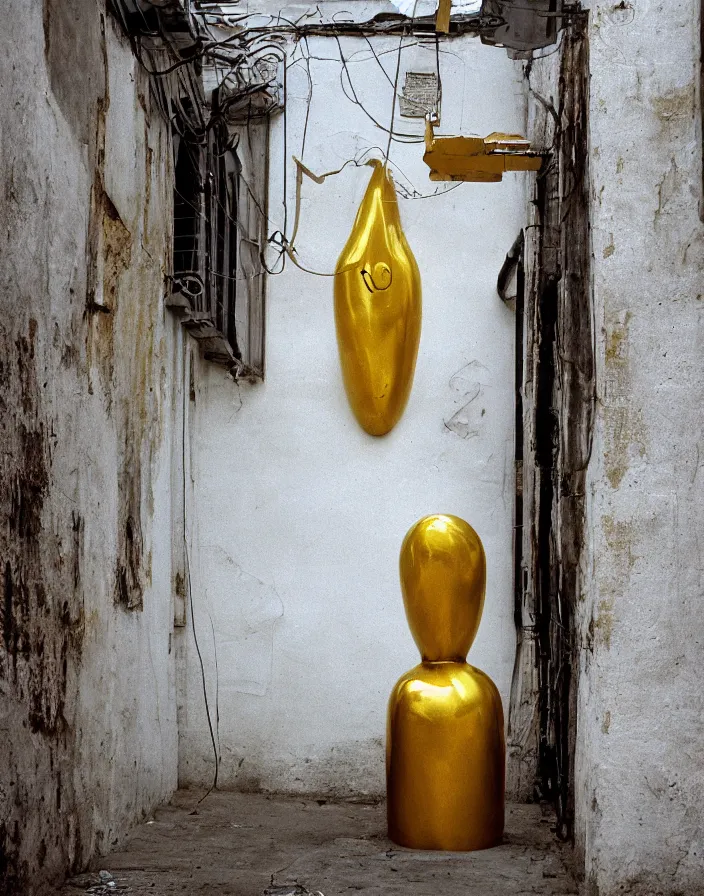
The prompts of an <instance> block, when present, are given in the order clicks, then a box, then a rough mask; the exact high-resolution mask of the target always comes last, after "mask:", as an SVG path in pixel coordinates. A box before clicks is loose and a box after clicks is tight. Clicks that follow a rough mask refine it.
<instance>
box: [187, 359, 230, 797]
mask: <svg viewBox="0 0 704 896" xmlns="http://www.w3.org/2000/svg"><path fill="white" fill-rule="evenodd" d="M185 370H186V365H185V364H184V372H185ZM186 385H187V386H188V388H184V390H183V419H182V425H181V436H182V437H181V470H182V473H183V549H184V555H185V561H186V590H187V593H188V604H189V606H190V610H191V628H192V630H193V641H194V643H195V646H196V653H197V654H198V662H199V664H200V676H201V683H202V685H203V700H204V703H205V714H206V718H207V720H208V731H209V732H210V740H211V743H212V747H213V757H214V759H215V773H214V775H213V782H212V784H211V785H210V788H209V789H208V791H207V792H206V793H205V794H204V795H203V796H202V797H201V798H200V799H199V800H198V802H197V803H196V806H199V805H200V804H201V803H202V802H203V800H204V799H205V798H206V797H208V796H210V794H211V793H212V792H213V791H214V790H217V786H218V774H219V772H220V755H219V752H218V747H217V741H216V738H215V731H214V730H213V722H212V719H211V717H210V702H209V700H208V687H207V682H206V680H205V665H204V663H203V655H202V654H201V651H200V644H199V643H198V633H197V631H196V619H195V612H194V610H193V589H192V583H191V563H190V558H189V551H188V534H187V529H186V526H187V514H186V408H187V407H188V405H187V402H188V395H189V391H190V388H192V386H193V383H191V382H190V377H189V381H188V383H187V384H186V383H184V386H186ZM211 622H212V620H211ZM216 663H217V660H216ZM216 674H217V665H216ZM216 693H217V685H216ZM216 724H217V719H216ZM218 737H219V735H218Z"/></svg>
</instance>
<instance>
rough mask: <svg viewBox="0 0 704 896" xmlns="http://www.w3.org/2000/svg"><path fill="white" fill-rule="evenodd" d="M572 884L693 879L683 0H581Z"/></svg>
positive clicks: (693, 564) (697, 759) (696, 761)
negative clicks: (581, 503) (584, 482)
mask: <svg viewBox="0 0 704 896" xmlns="http://www.w3.org/2000/svg"><path fill="white" fill-rule="evenodd" d="M588 6H589V7H590V11H591V14H590V46H591V74H592V78H591V99H590V149H591V191H592V192H591V219H592V227H593V234H592V240H593V276H594V315H595V321H596V332H597V337H598V338H597V389H598V406H597V417H596V441H595V446H594V452H593V454H592V461H591V464H590V468H589V477H588V496H589V522H590V525H589V530H588V532H589V540H588V556H587V559H586V561H585V572H586V581H587V582H588V586H587V587H586V588H585V590H584V594H583V604H582V607H581V613H580V617H581V618H580V622H581V638H580V647H581V651H580V652H581V670H580V674H581V684H580V699H579V720H578V740H577V753H576V773H577V794H576V802H577V836H578V845H579V847H580V849H581V851H582V852H583V854H584V857H585V863H586V875H587V892H588V893H589V894H590V896H591V894H593V896H596V894H600V896H611V894H615V893H624V892H625V893H633V894H666V896H669V894H680V896H684V894H692V896H693V894H699V893H702V892H703V891H704V808H703V807H704V771H703V768H702V752H701V745H702V742H703V740H704V688H702V678H701V665H702V656H703V651H704V616H703V615H702V612H701V607H702V603H701V601H702V545H701V532H702V529H703V525H702V524H703V522H704V520H703V519H702V500H701V495H702V479H701V476H702V472H701V454H702V450H701V426H702V411H701V408H702V361H701V358H702V344H703V342H702V337H703V333H702V294H703V293H704V279H703V270H704V227H703V225H702V223H701V220H700V218H699V210H700V209H701V207H702V206H701V202H702V194H701V188H702V134H701V109H700V104H701V96H700V95H699V85H700V83H701V69H700V65H701V62H700V59H701V47H700V21H699V17H700V13H701V8H700V6H701V5H700V3H699V2H694V0H673V2H671V3H667V4H663V3H655V2H645V0H632V2H628V3H618V4H615V3H606V2H591V3H589V4H588Z"/></svg>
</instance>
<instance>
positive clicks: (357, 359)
mask: <svg viewBox="0 0 704 896" xmlns="http://www.w3.org/2000/svg"><path fill="white" fill-rule="evenodd" d="M420 324H421V286H420V274H419V272H418V265H417V264H416V260H415V258H414V257H413V253H412V252H411V250H410V248H409V246H408V243H407V242H406V237H405V236H404V234H403V230H402V229H401V218H400V215H399V211H398V201H397V199H396V190H395V188H394V185H393V181H392V180H391V176H390V175H389V173H388V172H387V170H386V168H385V167H383V166H382V165H381V163H377V165H376V166H375V168H374V171H373V173H372V176H371V179H370V181H369V186H368V187H367V191H366V193H365V194H364V199H363V200H362V204H361V205H360V207H359V210H358V212H357V217H356V219H355V222H354V227H353V228H352V233H351V234H350V237H349V239H348V240H347V244H346V246H345V248H344V249H343V250H342V254H341V256H340V259H339V261H338V263H337V268H336V269H335V326H336V328H337V344H338V347H339V350H340V363H341V365H342V378H343V381H344V384H345V391H346V392H347V398H348V400H349V403H350V405H351V407H352V411H353V412H354V415H355V417H356V418H357V421H358V422H359V424H360V426H361V427H362V428H363V429H364V430H365V431H366V432H368V433H369V434H370V435H373V436H382V435H384V434H385V433H387V432H389V430H391V429H393V427H394V426H395V425H396V424H397V423H398V421H399V419H400V418H401V415H402V414H403V410H404V408H405V407H406V402H407V401H408V397H409V395H410V393H411V387H412V385H413V373H414V371H415V367H416V357H417V355H418V342H419V340H420Z"/></svg>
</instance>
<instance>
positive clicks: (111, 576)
mask: <svg viewBox="0 0 704 896" xmlns="http://www.w3.org/2000/svg"><path fill="white" fill-rule="evenodd" d="M0 43H1V45H2V46H1V47H0V83H1V84H2V90H1V91H0V121H1V122H2V136H1V138H0V140H1V142H0V157H1V159H2V178H3V190H2V191H0V221H1V222H2V226H1V227H0V444H1V446H2V450H1V451H0V479H1V480H2V485H3V487H2V491H1V492H0V558H1V560H2V577H3V583H4V598H3V602H2V615H1V617H0V619H1V623H2V639H1V640H0V756H2V761H1V762H0V856H2V859H1V860H0V890H1V891H2V892H3V893H7V894H11V893H15V892H31V891H33V890H34V889H35V888H38V887H39V886H40V885H41V883H42V881H45V880H47V879H49V878H51V877H52V876H53V875H55V874H57V873H61V872H63V871H64V870H66V869H67V868H69V867H78V866H80V865H81V864H82V863H83V862H85V860H86V859H87V857H88V856H89V855H90V854H92V853H93V852H95V851H103V850H107V849H108V848H110V847H111V846H112V844H113V843H114V842H116V840H117V838H118V837H119V836H120V834H121V833H123V832H124V831H125V830H126V828H127V827H128V826H129V824H131V823H133V822H134V821H135V820H137V819H139V818H141V817H143V815H144V813H145V812H147V811H149V810H150V809H151V807H153V806H154V805H155V804H157V803H159V802H161V801H163V800H164V799H165V798H167V797H168V796H169V794H170V793H171V791H172V790H173V788H174V786H175V783H176V752H177V748H176V720H175V701H174V668H173V656H172V655H171V656H170V649H171V645H170V642H171V636H170V632H171V624H172V619H173V610H172V607H171V599H170V596H169V595H170V592H171V542H170V530H171V510H170V497H169V490H168V484H169V478H170V466H171V465H170V449H169V444H170V429H169V426H170V424H169V419H170V410H171V392H170V390H171V385H170V384H171V382H172V381H173V377H172V376H170V372H171V365H172V363H173V360H172V359H173V357H174V354H175V343H176V341H177V339H179V338H180V336H179V335H178V334H177V330H176V325H175V324H173V322H172V321H171V320H170V319H166V318H165V317H164V313H163V309H162V294H163V275H164V270H163V260H164V258H165V257H166V253H167V251H168V239H169V238H168V232H169V228H170V215H171V212H170V209H171V195H170V186H169V184H170V180H169V178H168V177H164V172H168V171H169V170H170V165H171V161H170V145H169V140H168V135H167V130H166V127H165V125H164V124H163V123H162V121H161V120H160V118H159V115H158V113H157V112H156V110H153V111H152V110H150V101H149V91H148V85H147V83H146V81H145V78H144V76H143V75H142V73H141V72H140V70H139V68H138V67H137V65H136V63H135V61H134V59H133V57H132V54H131V51H130V47H129V44H128V43H127V42H126V41H124V40H123V38H122V37H121V36H119V35H118V32H117V31H116V29H115V27H114V26H113V23H112V21H111V19H110V17H109V15H107V14H106V13H105V10H104V8H103V6H102V4H100V3H97V2H88V0H73V2H67V0H54V2H49V0H47V2H45V3H44V4H43V5H42V3H41V2H40V0H8V2H6V3H5V4H4V5H3V27H2V38H0ZM96 302H102V303H103V304H104V307H103V308H102V309H101V310H98V309H97V307H96V305H95V303H96ZM30 882H31V883H30Z"/></svg>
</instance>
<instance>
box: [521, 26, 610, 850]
mask: <svg viewBox="0 0 704 896" xmlns="http://www.w3.org/2000/svg"><path fill="white" fill-rule="evenodd" d="M588 66H589V52H588V34H587V28H586V17H585V16H584V15H581V16H576V15H575V16H573V17H572V19H571V22H570V24H569V27H567V28H566V29H565V31H564V32H563V36H562V40H561V44H560V47H559V49H556V50H552V51H550V52H548V53H547V54H545V55H544V56H543V57H542V58H536V59H534V60H533V61H531V62H529V63H527V64H523V65H522V68H523V74H524V78H525V81H526V84H527V87H528V90H529V100H528V110H529V114H528V134H529V137H530V139H531V140H532V142H533V144H534V145H535V146H536V147H538V148H540V149H542V150H543V151H544V152H545V153H546V154H547V155H546V163H545V165H544V167H543V170H542V171H541V172H540V173H539V174H538V176H537V178H536V180H535V183H534V184H532V185H531V187H530V193H529V201H530V220H529V223H528V226H527V228H526V247H525V255H526V258H525V266H526V310H525V336H524V338H525V365H524V367H525V369H524V378H523V401H524V421H523V422H524V464H523V470H524V476H523V520H522V524H523V529H522V545H523V551H522V553H523V561H524V569H523V570H522V582H521V594H520V597H521V605H520V607H519V608H518V610H519V614H520V619H521V626H520V630H519V648H518V655H517V661H516V674H515V676H514V687H513V689H512V713H511V719H510V724H509V737H508V751H509V769H510V770H511V773H512V774H514V775H516V776H517V778H518V781H519V785H520V786H519V787H518V788H517V789H518V792H519V793H521V794H522V795H523V796H524V797H529V796H531V795H532V794H537V795H538V796H540V797H541V798H543V799H547V800H550V801H551V802H553V803H554V804H555V807H556V809H557V816H558V819H557V830H558V834H559V836H560V837H562V838H564V839H570V838H571V837H572V833H573V825H574V773H573V767H574V741H575V732H576V723H577V711H576V696H577V686H578V680H577V675H576V669H577V667H578V656H579V651H578V648H577V643H576V639H575V637H574V631H575V628H576V625H577V617H578V606H579V600H580V595H581V592H582V589H583V587H584V585H583V572H582V557H583V553H584V546H585V540H586V490H585V480H586V472H587V466H588V464H589V459H590V455H591V450H592V441H593V440H592V432H593V418H594V400H595V370H594V347H593V343H594V333H593V322H592V299H591V280H590V252H591V243H590V232H589V192H588V189H589V185H588V132H587V113H588V103H589V68H588Z"/></svg>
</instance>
